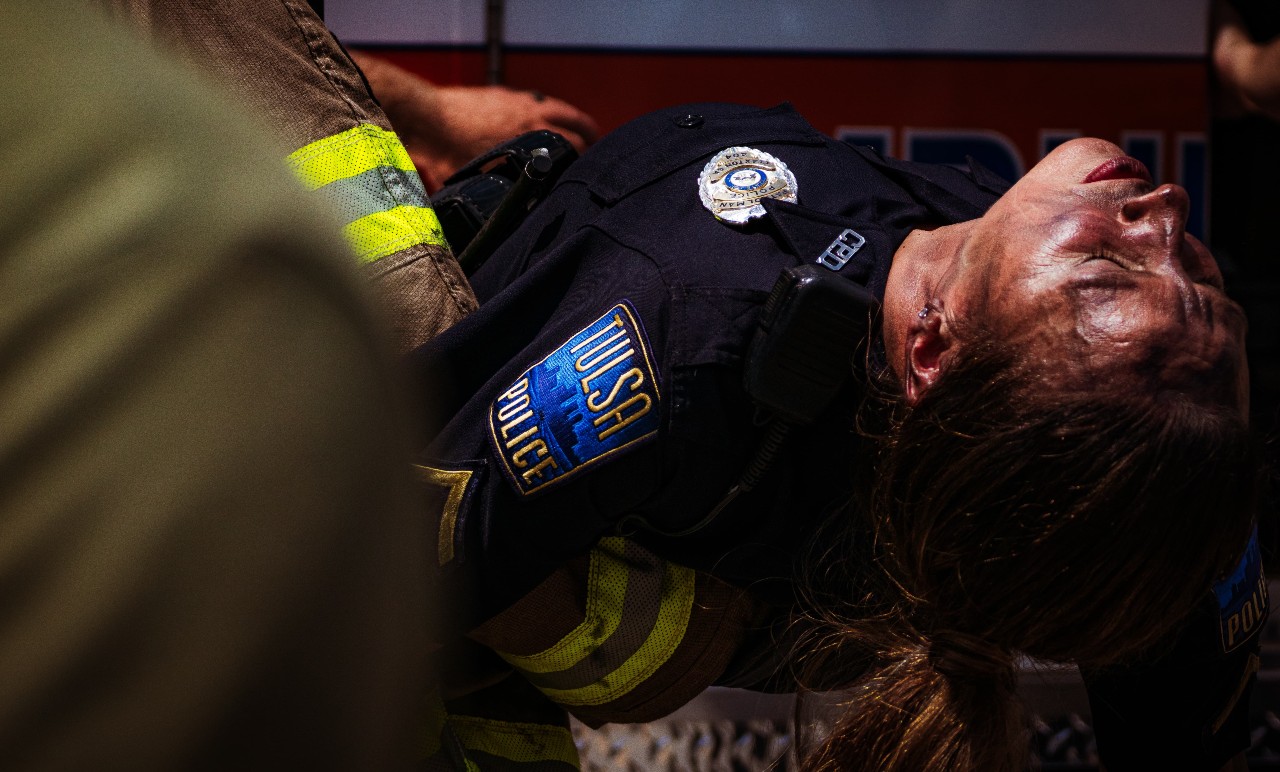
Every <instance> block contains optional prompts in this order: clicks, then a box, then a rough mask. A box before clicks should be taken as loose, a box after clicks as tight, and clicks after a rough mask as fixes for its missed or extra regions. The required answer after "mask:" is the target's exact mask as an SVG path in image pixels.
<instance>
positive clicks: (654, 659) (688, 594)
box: [542, 563, 695, 705]
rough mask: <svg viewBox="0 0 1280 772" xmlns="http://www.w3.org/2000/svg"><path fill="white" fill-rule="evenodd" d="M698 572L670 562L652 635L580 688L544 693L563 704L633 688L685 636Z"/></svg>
mask: <svg viewBox="0 0 1280 772" xmlns="http://www.w3.org/2000/svg"><path fill="white" fill-rule="evenodd" d="M694 582H695V573H694V571H693V569H691V568H685V567H684V566H678V565H675V564H673V563H668V564H667V566H666V574H665V576H664V577H663V581H662V608H661V611H659V613H658V621H657V622H656V623H655V624H654V626H653V630H652V631H650V633H649V637H648V638H646V639H645V642H644V643H643V644H642V645H641V646H640V648H639V649H638V650H637V651H636V653H635V654H633V655H631V657H630V658H628V659H627V661H626V662H624V663H622V665H621V666H619V667H618V669H616V670H614V671H613V672H612V673H610V674H609V675H607V676H605V677H604V678H601V679H600V680H599V681H596V682H595V683H593V684H591V685H590V686H584V687H582V688H580V689H543V690H542V692H543V694H545V695H547V697H549V698H551V699H552V700H554V701H555V702H558V703H560V704H561V705H603V704H604V703H606V702H610V701H612V700H616V699H618V698H619V697H621V696H623V695H624V694H626V693H627V692H629V691H631V690H632V689H633V688H635V687H636V685H637V684H639V683H640V682H641V681H643V680H645V679H646V678H648V677H649V676H651V675H653V673H654V671H656V670H657V669H658V668H659V667H662V665H663V663H665V662H666V661H667V660H668V659H670V658H671V655H672V654H674V653H675V651H676V649H677V648H678V647H679V646H680V642H681V641H682V640H684V634H685V631H686V630H687V629H688V627H689V617H690V615H691V614H692V612H693V596H694Z"/></svg>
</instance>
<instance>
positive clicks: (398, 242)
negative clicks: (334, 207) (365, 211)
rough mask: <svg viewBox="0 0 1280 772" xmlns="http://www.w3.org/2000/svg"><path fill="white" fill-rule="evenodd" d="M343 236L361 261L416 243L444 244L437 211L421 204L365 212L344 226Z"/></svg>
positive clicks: (377, 257) (391, 253) (388, 253)
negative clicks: (365, 213) (362, 215)
mask: <svg viewBox="0 0 1280 772" xmlns="http://www.w3.org/2000/svg"><path fill="white" fill-rule="evenodd" d="M342 235H343V236H344V237H346V240H347V243H348V244H350V245H351V248H352V249H354V250H355V253H356V257H358V258H359V259H360V262H362V263H372V262H374V261H375V260H378V259H380V258H383V257H386V256H387V255H393V254H395V253H396V252H399V251H400V250H402V249H408V248H409V247H412V246H417V245H418V244H436V245H439V246H445V240H444V232H443V231H442V230H441V229H440V221H439V220H438V219H436V213H435V212H433V211H432V210H431V209H429V208H427V207H421V206H397V207H395V208H394V209H388V210H387V211H385V212H375V213H373V214H370V215H366V216H364V217H361V218H360V219H359V220H356V221H355V222H350V223H347V224H346V225H344V226H343V228H342Z"/></svg>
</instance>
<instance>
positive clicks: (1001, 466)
mask: <svg viewBox="0 0 1280 772" xmlns="http://www.w3.org/2000/svg"><path fill="white" fill-rule="evenodd" d="M1038 384H1039V385H1038ZM890 401H891V402H892V407H891V408H890V409H888V410H887V411H883V412H881V413H880V415H884V416H887V418H886V419H885V420H884V423H883V424H882V425H881V426H880V427H879V428H878V429H877V430H876V431H875V432H874V434H875V436H876V439H877V446H878V447H877V451H876V454H877V457H876V459H875V462H874V464H871V465H870V466H869V469H870V476H869V479H867V480H865V481H864V484H862V485H859V486H857V487H858V489H859V490H860V491H861V494H860V495H859V497H858V500H857V501H855V502H854V503H853V504H851V506H850V508H849V510H848V512H847V513H845V516H844V517H843V518H842V519H841V518H836V519H834V521H841V520H842V522H837V523H836V525H834V526H833V527H834V528H836V529H837V533H825V534H823V535H821V537H820V539H818V540H815V544H821V545H823V546H822V549H821V550H817V551H815V555H816V557H815V558H814V559H813V560H811V561H810V565H811V566H813V567H815V568H814V570H813V572H812V574H811V576H810V577H809V581H808V582H807V584H806V588H807V592H806V595H807V601H808V602H807V604H806V605H807V608H808V609H809V612H808V613H809V615H810V617H811V618H810V620H809V621H810V623H812V624H813V629H814V630H815V631H816V632H814V633H813V634H812V635H811V636H810V637H809V638H807V639H806V641H805V644H804V646H803V651H804V652H805V653H804V654H803V655H801V656H798V658H797V659H798V661H799V664H800V667H801V674H802V681H803V682H804V683H805V684H806V685H807V686H808V687H809V688H814V689H818V688H830V687H832V686H835V685H844V686H847V685H849V684H852V685H853V688H852V698H851V700H850V702H849V704H848V706H847V709H846V710H845V712H844V714H843V716H842V717H841V718H840V719H839V720H838V722H837V723H836V725H835V727H834V728H833V729H832V731H831V732H830V733H829V735H828V736H827V737H826V738H825V739H824V740H821V742H820V743H819V745H818V747H817V748H816V750H814V751H813V752H812V753H810V754H809V755H808V757H807V759H806V761H805V767H806V768H807V769H810V770H836V769H839V770H875V771H876V772H882V771H884V770H901V771H902V772H908V771H909V772H918V771H919V770H956V771H959V770H983V771H984V772H1001V771H1008V772H1014V771H1015V770H1022V769H1025V768H1026V765H1027V759H1026V752H1027V737H1026V734H1025V721H1024V718H1023V716H1022V714H1021V710H1020V708H1019V706H1018V703H1017V700H1016V694H1015V677H1014V676H1015V670H1014V661H1015V657H1016V656H1017V654H1018V653H1022V654H1026V655H1028V656H1031V657H1034V658H1038V659H1044V660H1051V661H1058V662H1074V663H1078V664H1080V665H1083V666H1089V667H1097V666H1105V665H1111V664H1117V663H1122V662H1125V661H1127V660H1132V659H1134V658H1136V657H1137V656H1138V655H1139V654H1141V653H1143V652H1145V651H1149V650H1150V649H1151V647H1153V646H1157V645H1159V643H1160V642H1161V640H1162V639H1164V638H1166V636H1167V635H1168V634H1169V633H1170V632H1171V631H1172V630H1173V629H1174V628H1175V626H1177V625H1179V624H1180V623H1181V622H1182V621H1183V620H1184V619H1185V617H1186V616H1187V614H1189V613H1190V611H1191V610H1192V609H1193V608H1194V607H1195V605H1196V603H1197V602H1199V601H1200V600H1202V599H1203V598H1204V596H1205V593H1206V592H1207V591H1208V589H1209V588H1210V586H1211V584H1212V582H1213V580H1214V579H1215V578H1216V577H1218V576H1220V575H1221V574H1222V573H1224V572H1225V571H1226V570H1227V569H1228V568H1229V566H1230V565H1232V564H1233V563H1234V562H1235V561H1236V560H1237V559H1238V558H1239V556H1240V553H1241V550H1242V548H1243V545H1244V543H1245V541H1246V539H1247V537H1248V532H1249V530H1250V527H1251V523H1252V518H1253V514H1254V510H1253V506H1254V504H1253V496H1254V493H1255V487H1256V486H1255V479H1256V463H1255V461H1254V450H1253V443H1252V442H1251V441H1250V439H1249V436H1248V429H1247V426H1246V422H1245V421H1244V419H1243V418H1242V417H1241V416H1240V414H1239V411H1238V409H1236V408H1235V407H1234V406H1221V405H1215V404H1209V403H1207V401H1206V399H1205V398H1203V397H1202V396H1200V394H1199V393H1198V390H1197V388H1195V387H1194V386H1191V385H1183V386H1182V387H1181V388H1154V389H1147V388H1143V389H1134V388H1126V387H1125V385H1124V384H1122V383H1108V382H1107V381H1105V380H1103V381H1099V382H1096V383H1094V384H1092V386H1091V387H1090V388H1088V389H1077V390H1069V389H1051V388H1045V387H1043V382H1042V381H1041V380H1040V379H1039V376H1038V375H1037V373H1036V371H1035V370H1034V368H1032V367H1030V366H1026V365H1024V364H1023V363H1021V362H1020V361H1019V355H1018V352H1017V351H1016V350H1015V349H1013V348H1012V347H1010V346H1007V345H1003V344H1001V343H1000V342H999V341H997V340H996V339H995V338H994V336H991V335H978V336H977V338H975V339H973V340H970V341H969V342H968V343H966V344H965V346H964V348H963V349H962V350H961V351H960V352H958V353H957V354H956V358H955V360H954V361H953V363H952V366H951V367H950V369H949V371H948V372H947V373H946V374H945V376H944V377H943V378H941V379H940V380H939V381H938V382H937V383H936V384H934V386H933V387H932V388H931V389H929V391H928V392H926V393H925V395H924V396H923V397H922V398H921V399H920V401H919V402H918V403H917V404H916V405H914V406H908V405H906V404H904V403H903V402H902V401H901V400H890ZM1210 401H1211V400H1210Z"/></svg>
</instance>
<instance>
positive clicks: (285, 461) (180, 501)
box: [0, 0, 428, 770]
mask: <svg viewBox="0 0 1280 772" xmlns="http://www.w3.org/2000/svg"><path fill="white" fill-rule="evenodd" d="M0 25H3V28H4V29H7V30H10V31H11V32H12V34H11V35H10V36H9V43H8V45H6V46H5V47H4V48H3V50H0V73H3V74H4V75H5V76H6V77H4V78H3V79H0V127H2V128H3V133H2V134H0V137H3V140H0V161H2V162H3V164H4V168H5V174H4V176H3V178H2V179H0V228H2V229H3V231H4V233H5V238H4V239H3V240H0V352H3V353H0V359H2V361H3V362H4V365H3V367H0V415H3V416H4V419H3V421H0V531H2V532H3V534H4V536H3V538H2V539H0V592H2V593H3V597H4V600H3V602H0V682H3V683H4V689H3V690H0V768H3V769H24V770H46V769H48V770H66V769H138V770H150V769H157V770H159V769H303V768H305V769H379V770H382V769H396V768H400V767H402V766H404V765H405V764H404V762H406V761H407V760H408V759H409V758H410V750H411V749H410V748H409V743H410V742H411V734H412V720H413V713H414V709H415V708H416V706H417V702H418V700H419V699H420V698H421V693H422V689H423V687H424V678H425V673H424V668H425V664H426V663H425V662H424V657H425V651H426V638H427V632H428V614H427V611H428V602H427V579H426V573H425V560H424V552H425V548H424V544H425V543H426V536H425V534H424V533H423V525H422V523H421V521H422V518H421V517H419V516H418V515H417V513H416V512H415V511H414V509H413V502H412V496H413V489H412V488H411V486H412V480H411V479H410V478H409V476H408V472H409V469H408V453H407V445H408V442H407V440H406V438H405V437H404V431H405V428H406V423H407V421H406V419H405V416H404V414H403V412H402V411H401V410H400V407H401V405H402V403H401V402H400V400H399V399H398V397H399V394H398V389H397V387H396V385H395V383H394V379H393V377H392V365H391V364H390V362H391V359H390V353H389V345H388V344H387V342H386V341H384V340H382V339H381V332H380V330H379V328H378V327H377V326H376V325H375V324H374V323H373V321H372V317H371V313H370V311H369V310H368V308H367V304H366V302H365V298H364V296H363V294H362V292H361V288H362V287H363V285H362V284H361V283H360V282H359V280H358V278H357V276H356V275H355V274H354V267H353V266H351V265H350V262H351V261H350V258H349V257H348V256H347V254H346V253H345V251H344V250H343V248H342V246H341V244H340V243H339V242H338V241H337V237H336V234H334V235H332V236H330V235H327V234H329V232H330V231H331V228H329V227H328V226H327V225H326V222H325V220H323V219H322V218H320V217H318V216H316V215H314V214H313V213H312V212H311V209H310V204H309V203H308V202H305V201H304V200H303V199H304V194H303V193H302V192H301V191H299V190H298V189H297V186H296V185H295V184H294V183H293V182H292V181H291V180H289V179H288V177H287V176H286V172H285V170H284V169H282V168H281V165H280V163H279V161H278V158H277V157H276V155H275V154H274V153H272V152H271V151H269V150H267V149H265V147H264V144H263V143H262V141H261V140H260V138H259V137H257V136H256V135H255V134H253V133H252V132H251V131H249V130H247V129H246V128H245V126H246V125H247V124H249V123H250V121H248V120H246V119H243V118H241V117H240V116H239V114H238V113H237V112H236V111H235V110H234V109H233V108H231V107H230V106H228V105H227V104H226V103H225V102H224V101H222V100H221V99H218V98H215V97H213V96H211V95H210V94H209V93H208V88H207V87H206V86H205V85H204V84H203V83H200V82H198V81H197V80H196V79H195V78H194V77H190V76H188V75H187V74H185V72H184V71H183V69H182V68H180V67H178V66H176V65H175V64H174V63H171V62H167V61H159V60H158V58H157V57H154V56H153V55H152V54H150V53H149V52H148V51H146V50H144V49H143V47H142V46H141V45H139V44H138V43H137V41H136V40H134V39H132V37H131V36H129V35H126V34H125V33H124V32H123V31H121V30H117V29H113V28H108V27H107V26H106V25H105V24H104V23H102V21H101V20H99V19H96V18H91V17H90V16H89V15H88V14H87V13H86V12H85V11H84V10H83V9H82V8H80V7H79V3H70V2H62V1H61V0H52V2H50V3H41V4H38V5H27V4H18V3H9V4H4V5H0ZM50 94H57V95H58V99H56V100H49V99H48V95H50ZM32 105H40V109H38V110H33V109H31V108H32Z"/></svg>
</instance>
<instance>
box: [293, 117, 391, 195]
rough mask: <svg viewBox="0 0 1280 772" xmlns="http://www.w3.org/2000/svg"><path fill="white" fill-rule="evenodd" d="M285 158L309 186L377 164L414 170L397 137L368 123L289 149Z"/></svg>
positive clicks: (375, 166)
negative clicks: (291, 150)
mask: <svg viewBox="0 0 1280 772" xmlns="http://www.w3.org/2000/svg"><path fill="white" fill-rule="evenodd" d="M285 162H286V163H288V164H289V168H291V169H293V172H294V174H296V175H298V178H299V179H301V180H302V184H304V185H306V186H307V188H308V189H309V190H315V189H316V188H320V187H323V186H325V185H328V184H329V183H331V182H335V181H337V180H344V179H346V178H348V177H354V176H356V175H357V174H363V173H364V172H367V171H369V170H370V169H376V168H378V167H379V166H392V167H395V168H396V169H403V170H404V171H407V172H410V171H414V167H413V161H411V160H409V153H408V151H406V150H405V149H404V145H402V144H400V139H399V137H397V136H396V135H395V133H394V132H391V131H387V130H386V129H384V128H381V127H379V126H374V125H372V124H369V123H364V124H361V125H359V126H356V127H355V128H352V129H347V130H346V131H344V132H342V133H341V134H334V135H333V136H331V137H325V138H324V139H321V140H317V141H315V142H312V143H311V144H309V145H306V146H304V147H300V148H298V149H297V150H295V151H293V152H292V153H290V154H289V156H288V158H286V159H285Z"/></svg>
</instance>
